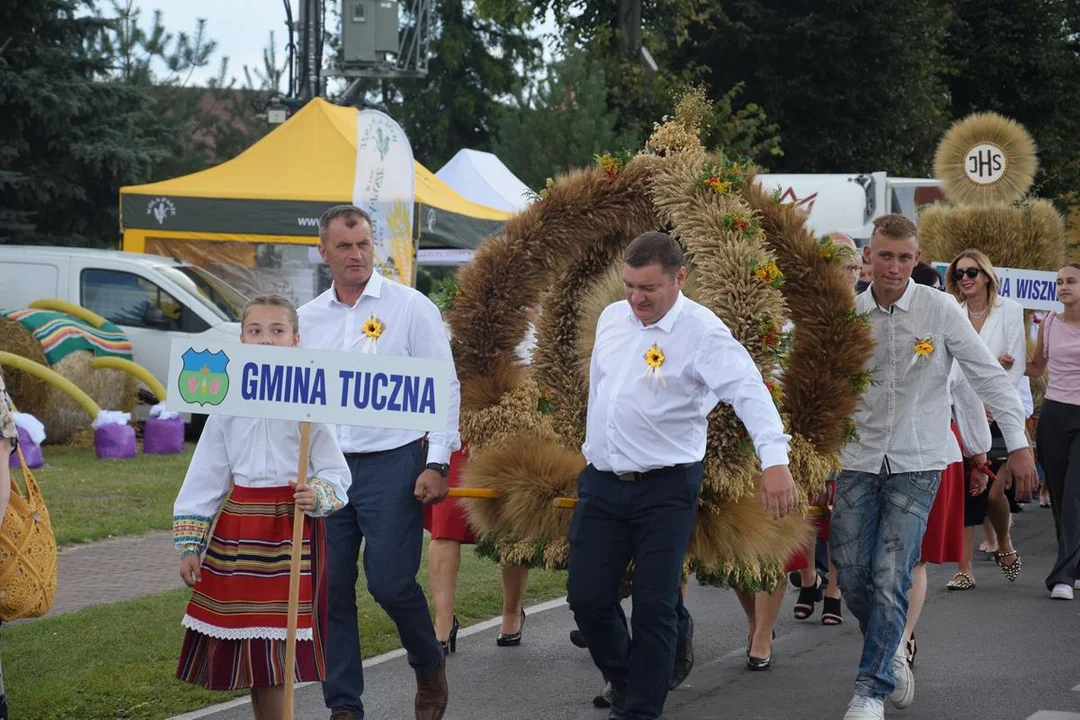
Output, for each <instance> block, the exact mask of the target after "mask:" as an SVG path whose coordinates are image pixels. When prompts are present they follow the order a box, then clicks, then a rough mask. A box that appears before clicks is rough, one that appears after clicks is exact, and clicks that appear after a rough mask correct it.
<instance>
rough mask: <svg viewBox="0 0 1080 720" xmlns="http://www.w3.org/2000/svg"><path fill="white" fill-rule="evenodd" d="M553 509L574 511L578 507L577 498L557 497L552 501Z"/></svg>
mask: <svg viewBox="0 0 1080 720" xmlns="http://www.w3.org/2000/svg"><path fill="white" fill-rule="evenodd" d="M551 504H552V506H553V507H557V508H562V509H563V510H573V509H574V508H575V507H577V498H566V497H557V498H555V499H554V500H552V501H551Z"/></svg>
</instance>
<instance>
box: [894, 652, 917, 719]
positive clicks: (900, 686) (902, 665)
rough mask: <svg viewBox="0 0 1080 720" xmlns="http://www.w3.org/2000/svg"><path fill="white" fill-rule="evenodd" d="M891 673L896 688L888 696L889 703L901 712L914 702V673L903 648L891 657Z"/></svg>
mask: <svg viewBox="0 0 1080 720" xmlns="http://www.w3.org/2000/svg"><path fill="white" fill-rule="evenodd" d="M892 672H893V678H894V679H895V681H896V688H895V689H893V691H892V695H890V696H889V701H890V702H892V704H893V707H895V708H896V709H897V710H903V709H904V708H906V707H907V706H908V705H910V704H911V703H912V702H913V701H914V700H915V673H913V672H911V666H910V665H908V661H907V654H906V653H904V652H903V646H901V651H900V652H897V653H896V654H895V655H893V659H892Z"/></svg>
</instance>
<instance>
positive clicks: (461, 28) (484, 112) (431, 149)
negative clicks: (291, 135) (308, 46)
mask: <svg viewBox="0 0 1080 720" xmlns="http://www.w3.org/2000/svg"><path fill="white" fill-rule="evenodd" d="M435 15H436V17H435V24H434V27H433V29H432V35H433V37H432V41H431V57H430V59H429V62H428V73H427V77H425V78H423V79H403V80H382V81H366V82H365V83H364V84H363V85H362V87H361V96H366V98H367V100H368V101H369V102H372V103H374V104H376V105H377V106H381V107H382V108H384V109H385V110H386V111H387V112H388V113H389V114H390V115H391V116H393V117H394V119H395V120H397V121H398V122H399V123H400V124H401V126H402V128H403V129H404V130H405V132H406V134H407V135H408V136H409V139H410V141H411V142H412V145H413V153H414V155H415V156H416V158H417V159H418V160H419V161H420V162H422V163H424V164H425V165H428V166H429V167H431V168H433V169H434V168H438V167H439V166H441V165H443V164H444V163H445V162H446V161H447V160H449V159H450V158H451V157H453V155H454V153H456V152H457V151H458V150H460V149H462V148H472V149H476V150H489V149H490V148H491V142H492V138H493V137H494V134H495V124H496V119H497V117H498V116H499V113H500V112H501V110H502V103H501V102H500V100H501V99H502V98H504V97H506V96H508V95H509V94H510V93H512V92H513V91H514V88H515V86H517V85H518V84H519V78H520V76H521V75H523V74H524V75H529V74H531V73H532V71H533V70H535V69H536V68H537V67H538V65H539V63H540V42H539V40H537V39H536V38H533V37H530V36H529V34H528V32H527V28H525V27H522V26H521V25H520V24H517V23H512V22H505V21H502V20H495V19H490V18H484V17H480V16H479V15H477V13H475V12H474V8H473V3H472V2H471V0H439V1H438V2H437V3H436V5H435ZM329 45H330V47H331V48H337V47H338V39H337V38H336V37H334V36H333V35H331V38H330V41H329Z"/></svg>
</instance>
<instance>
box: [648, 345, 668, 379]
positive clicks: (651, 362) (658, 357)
mask: <svg viewBox="0 0 1080 720" xmlns="http://www.w3.org/2000/svg"><path fill="white" fill-rule="evenodd" d="M663 364H664V351H663V350H661V349H660V346H659V345H657V344H656V343H653V344H652V347H650V348H649V349H648V350H646V351H645V366H646V367H647V369H646V370H645V382H646V383H648V385H649V387H650V388H651V387H653V384H654V383H659V384H660V386H661V387H667V380H665V379H664V374H663V373H662V372H660V368H661V367H662V366H663Z"/></svg>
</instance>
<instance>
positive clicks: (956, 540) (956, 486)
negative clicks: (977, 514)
mask: <svg viewBox="0 0 1080 720" xmlns="http://www.w3.org/2000/svg"><path fill="white" fill-rule="evenodd" d="M952 431H953V434H954V435H956V441H957V442H958V443H959V442H960V434H959V432H958V431H957V429H956V424H955V423H953V426H952ZM965 485H966V483H965V482H964V463H962V462H958V463H953V464H951V465H949V466H948V467H947V468H945V471H944V472H942V473H941V484H940V485H938V491H937V495H936V496H935V497H934V504H933V505H932V506H931V507H930V515H929V516H928V517H927V519H926V534H925V535H923V542H922V558H921V560H922V561H923V562H932V563H938V564H942V563H954V562H960V556H961V555H962V554H963V550H964V493H965Z"/></svg>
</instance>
